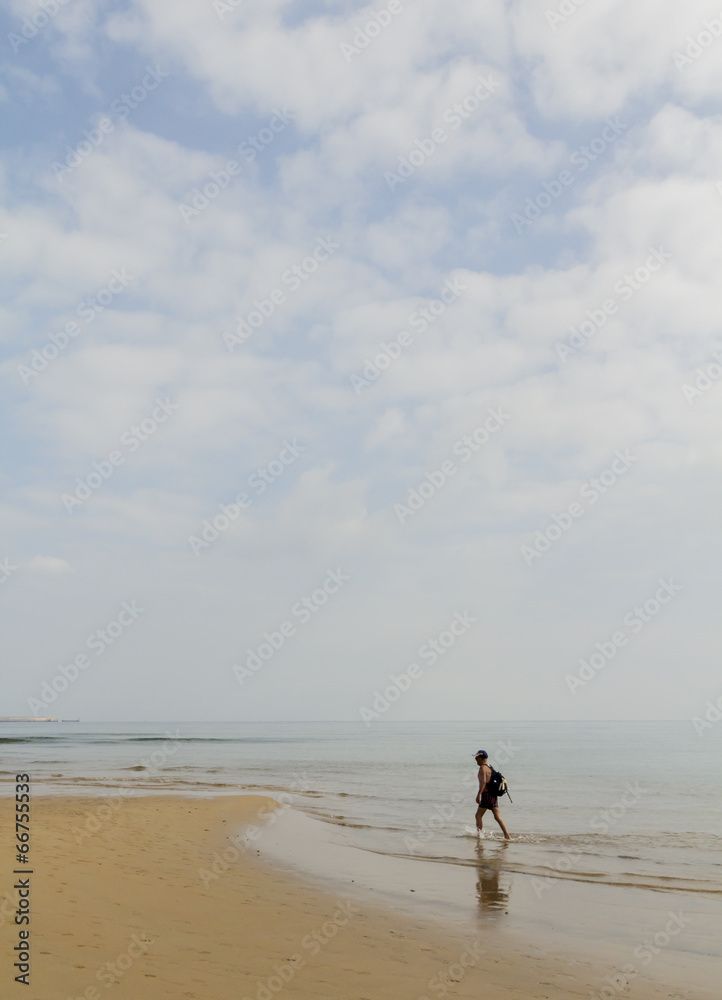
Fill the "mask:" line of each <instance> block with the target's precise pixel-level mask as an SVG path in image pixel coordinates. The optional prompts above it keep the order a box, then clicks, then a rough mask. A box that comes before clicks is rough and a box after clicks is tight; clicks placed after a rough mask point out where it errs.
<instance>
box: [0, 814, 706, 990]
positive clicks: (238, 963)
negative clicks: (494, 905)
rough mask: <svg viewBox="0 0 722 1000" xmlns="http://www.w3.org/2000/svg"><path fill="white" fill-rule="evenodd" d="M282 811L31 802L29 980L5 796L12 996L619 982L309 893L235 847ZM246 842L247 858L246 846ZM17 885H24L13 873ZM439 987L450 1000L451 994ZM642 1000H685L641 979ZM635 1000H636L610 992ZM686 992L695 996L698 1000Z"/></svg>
mask: <svg viewBox="0 0 722 1000" xmlns="http://www.w3.org/2000/svg"><path fill="white" fill-rule="evenodd" d="M276 805H277V803H275V802H273V801H272V800H270V799H263V798H261V797H259V796H237V797H236V796H233V797H230V796H226V797H222V798H215V799H200V798H192V799H191V798H180V797H172V796H142V797H132V798H131V797H127V798H125V797H124V798H122V799H119V800H117V801H116V802H115V803H114V806H115V808H111V807H110V806H106V807H105V808H104V809H103V804H102V800H99V799H97V798H65V797H57V798H39V799H35V800H34V801H33V803H32V830H33V832H32V840H31V848H32V856H31V867H32V871H33V874H32V876H31V893H32V895H31V903H32V906H31V924H30V955H31V957H30V966H31V973H30V982H31V988H30V989H28V988H27V987H25V986H23V985H21V984H16V983H14V982H13V976H14V975H15V974H16V970H14V969H13V968H12V963H13V961H15V959H14V958H11V957H10V956H11V954H12V949H13V947H14V945H16V944H17V943H18V931H19V929H20V928H19V927H18V926H16V924H15V922H14V908H13V904H14V903H15V901H16V897H17V890H16V889H14V888H13V879H14V878H15V876H13V874H12V872H13V869H14V868H15V867H18V866H17V864H16V862H15V860H14V851H13V850H12V849H11V848H12V844H13V840H14V826H13V824H14V813H13V812H11V808H12V803H11V800H9V799H5V800H0V816H1V819H0V843H1V844H2V845H3V846H2V850H1V851H0V858H2V869H1V870H0V880H1V881H0V899H2V905H1V906H0V912H1V913H2V916H1V917H0V920H1V922H2V925H1V926H0V938H1V939H2V953H3V955H4V956H5V962H4V964H5V970H4V972H3V974H2V975H3V979H4V981H5V983H7V985H8V991H7V993H6V990H5V988H4V989H3V993H4V994H6V995H9V996H19V997H20V996H30V997H32V998H33V1000H69V998H72V1000H77V998H81V997H82V998H83V1000H99V998H101V997H106V996H107V997H109V998H110V1000H124V998H128V1000H151V998H154V1000H155V998H158V1000H164V998H173V1000H177V998H182V997H189V998H198V1000H245V998H252V1000H270V998H271V997H273V996H277V995H281V996H287V997H289V998H290V997H295V998H301V1000H318V998H332V997H333V998H335V1000H339V998H340V1000H345V998H348V1000H387V998H388V1000H407V998H408V1000H424V998H426V1000H430V998H431V997H439V996H445V997H447V998H450V1000H453V998H459V1000H472V998H474V1000H478V997H479V996H483V997H484V998H485V1000H537V998H538V1000H542V998H544V1000H552V998H553V1000H572V998H574V1000H580V998H583V1000H589V997H590V994H592V995H593V994H594V991H595V990H596V991H599V989H600V988H601V985H603V983H604V977H605V976H606V975H609V974H610V973H611V972H613V971H614V970H610V969H609V968H608V967H605V966H604V965H601V964H597V965H595V964H593V963H592V962H590V961H589V960H588V959H582V958H581V957H580V958H570V957H569V956H567V957H566V958H565V957H560V956H555V955H552V954H542V953H540V950H539V949H538V948H537V947H535V946H532V945H531V944H530V945H528V946H524V944H521V945H520V946H519V947H516V948H514V949H509V950H507V951H502V950H500V949H499V947H498V943H496V942H494V943H493V944H490V942H489V941H488V940H486V939H485V938H484V936H483V935H480V933H479V931H478V930H476V931H474V932H473V933H470V932H466V933H462V931H461V929H456V928H455V929H454V932H453V933H452V932H451V931H449V932H446V931H444V930H443V929H437V928H435V927H433V926H431V925H430V924H428V923H427V922H424V921H422V920H416V919H414V917H413V915H411V913H410V912H409V910H408V908H407V907H404V908H403V911H401V910H398V911H397V912H393V911H391V910H388V909H387V910H384V909H382V908H380V907H375V906H373V905H371V904H368V903H366V902H364V901H362V900H360V899H359V898H358V897H349V896H347V895H345V894H343V893H340V894H339V893H336V894H332V893H331V892H325V891H323V890H322V889H321V888H315V887H313V886H311V885H309V884H308V883H306V882H304V881H303V880H301V879H298V878H296V877H294V876H292V875H290V874H289V873H287V872H282V871H279V870H277V869H275V868H273V867H271V866H270V865H269V864H268V863H267V862H264V861H263V860H261V858H260V856H259V855H258V854H257V853H256V852H257V846H258V844H257V843H256V842H254V841H252V840H251V841H248V842H247V843H250V847H248V849H245V848H244V847H243V844H244V843H246V841H239V840H237V838H236V833H237V831H238V829H239V828H240V827H241V826H243V824H247V823H254V822H257V823H258V825H259V828H260V827H262V826H263V823H264V819H263V818H261V819H260V820H257V819H256V817H257V814H258V813H259V811H261V812H262V813H263V811H264V810H265V816H266V817H267V816H268V815H269V814H270V813H271V811H272V810H273V809H274V808H275V807H276ZM237 845H240V846H237ZM20 877H21V878H22V876H20ZM444 990H446V992H443V991H444ZM632 990H633V995H634V997H635V998H636V1000H661V998H666V1000H672V998H674V1000H679V997H680V996H682V995H684V994H680V992H679V990H678V989H676V988H675V989H672V988H671V987H670V988H667V987H664V986H661V985H655V984H653V983H643V982H641V981H639V980H638V981H637V982H636V983H635V984H633V987H632ZM625 993H626V995H629V992H628V990H627V991H622V992H620V993H619V994H616V993H615V995H625ZM688 995H689V996H690V997H692V996H700V994H699V993H697V992H690V993H689V994H688Z"/></svg>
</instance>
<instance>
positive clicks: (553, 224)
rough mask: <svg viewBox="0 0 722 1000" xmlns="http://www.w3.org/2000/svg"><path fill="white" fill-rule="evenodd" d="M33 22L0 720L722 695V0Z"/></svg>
mask: <svg viewBox="0 0 722 1000" xmlns="http://www.w3.org/2000/svg"><path fill="white" fill-rule="evenodd" d="M0 45H2V49H3V59H2V70H1V71H0V115H2V119H3V125H2V130H1V132H0V146H1V153H0V155H1V160H0V194H1V197H0V280H1V282H2V299H1V301H0V310H1V318H2V322H1V324H0V327H1V331H2V332H1V338H2V341H1V347H2V353H1V358H2V360H1V362H0V379H1V380H2V394H1V396H0V400H1V404H0V405H1V406H2V420H3V434H2V443H1V446H0V447H1V448H2V465H1V467H2V472H1V479H0V484H1V487H2V493H1V495H0V616H1V619H2V632H3V642H2V651H1V657H2V666H1V668H0V669H1V673H2V697H1V698H0V714H2V715H53V716H56V715H57V716H59V717H61V718H81V719H83V720H98V721H101V720H107V721H120V720H138V721H145V720H161V721H162V720H184V719H189V720H190V719H197V720H271V719H273V720H359V721H361V720H363V722H364V723H365V724H366V725H367V726H368V727H369V728H370V727H372V726H374V725H382V724H383V723H384V722H387V721H403V720H412V719H419V720H425V719H448V720H454V719H459V720H461V719H465V720H472V719H495V718H498V719H560V720H563V719H582V720H584V719H590V720H591V719H666V718H677V719H690V720H691V719H693V718H694V717H699V716H701V715H703V714H704V710H705V705H706V703H707V701H708V699H715V698H717V697H718V696H719V695H720V693H721V692H722V689H721V688H720V679H719V666H718V663H719V659H718V649H719V609H718V605H719V580H720V570H719V567H720V564H721V563H722V546H721V545H720V531H719V528H720V515H719V511H720V506H721V505H720V493H721V490H720V461H721V458H722V438H721V436H720V415H721V413H722V334H721V333H720V304H721V303H720V298H721V290H722V281H721V280H720V279H721V278H722V274H721V271H722V243H721V242H720V238H719V233H720V230H721V227H722V113H721V111H720V104H719V95H720V93H721V92H722V12H721V11H720V8H719V4H718V5H717V6H715V5H709V4H707V3H702V2H696V0H693V2H690V3H687V4H684V5H682V4H679V3H675V2H673V0H654V2H652V0H638V2H637V3H635V4H633V5H630V4H627V3H622V2H621V0H587V2H586V3H581V4H576V3H574V2H573V0H559V3H552V2H551V0H507V2H502V0H487V2H484V3H481V2H479V0H444V2H443V3H441V2H433V0H379V2H378V3H375V4H372V5H368V6H363V5H359V4H357V3H351V2H345V0H313V2H311V0H264V2H263V3H259V2H254V0H241V2H238V0H229V2H222V0H215V2H213V0H195V2H194V3H181V4H179V3H178V2H177V0H172V2H171V0H126V2H119V3H114V2H103V0H96V2H89V0H65V2H64V3H61V2H60V0H44V4H40V5H39V4H38V3H36V2H35V0H28V2H25V0H5V2H4V3H3V5H2V10H1V11H0Z"/></svg>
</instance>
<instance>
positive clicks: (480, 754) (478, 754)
mask: <svg viewBox="0 0 722 1000" xmlns="http://www.w3.org/2000/svg"><path fill="white" fill-rule="evenodd" d="M474 756H475V757H488V756H489V754H488V753H487V752H486V750H477V751H476V753H475V754H474Z"/></svg>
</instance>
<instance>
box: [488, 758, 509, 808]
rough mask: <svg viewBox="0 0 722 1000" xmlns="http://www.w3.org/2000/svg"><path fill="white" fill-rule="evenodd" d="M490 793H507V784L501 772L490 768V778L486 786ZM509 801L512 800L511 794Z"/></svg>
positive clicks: (498, 794)
mask: <svg viewBox="0 0 722 1000" xmlns="http://www.w3.org/2000/svg"><path fill="white" fill-rule="evenodd" d="M489 766H490V767H491V765H489ZM486 787H487V788H488V789H489V791H490V792H491V794H492V795H496V796H501V795H509V786H508V785H507V783H506V778H505V777H504V775H503V774H502V773H501V771H495V770H494V768H493V767H492V768H491V780H490V781H489V782H488V783H487V786H486ZM509 801H510V802H511V801H512V798H511V795H509Z"/></svg>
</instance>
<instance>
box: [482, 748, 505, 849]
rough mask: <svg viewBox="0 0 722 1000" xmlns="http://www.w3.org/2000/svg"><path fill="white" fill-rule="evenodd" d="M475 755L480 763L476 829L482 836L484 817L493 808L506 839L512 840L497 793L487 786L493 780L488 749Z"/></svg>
mask: <svg viewBox="0 0 722 1000" xmlns="http://www.w3.org/2000/svg"><path fill="white" fill-rule="evenodd" d="M474 756H475V757H476V763H477V764H478V765H479V792H478V794H477V796H476V801H477V802H478V804H479V808H478V809H477V810H476V829H477V831H478V833H479V835H480V836H481V834H482V832H483V823H482V817H483V815H484V813H485V812H486V810H487V809H491V814H492V816H493V817H494V819H495V820H496V821H497V823H498V824H499V826H500V827H501V831H502V833H503V834H504V837H505V839H506V840H511V837H510V836H509V831H508V830H507V828H506V826H505V824H504V820H503V819H502V818H501V813H500V812H499V805H498V799H497V797H496V795H492V793H491V792H490V791H489V790H488V788H487V787H486V786H487V785H488V784H489V782H490V781H491V768H490V767H489V765H488V764H487V759H488V757H489V754H488V753H487V752H486V750H477V752H476V753H475V754H474Z"/></svg>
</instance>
